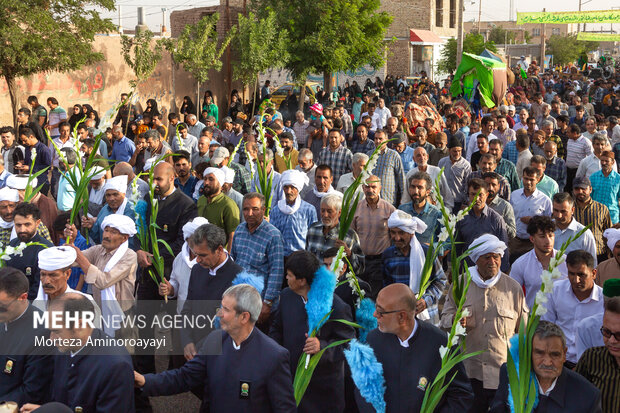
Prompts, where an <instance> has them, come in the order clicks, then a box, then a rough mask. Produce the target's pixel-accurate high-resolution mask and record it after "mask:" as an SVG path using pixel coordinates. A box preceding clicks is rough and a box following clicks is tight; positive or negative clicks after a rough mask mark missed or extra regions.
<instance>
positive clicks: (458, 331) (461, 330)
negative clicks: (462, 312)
mask: <svg viewBox="0 0 620 413" xmlns="http://www.w3.org/2000/svg"><path fill="white" fill-rule="evenodd" d="M454 335H456V336H461V337H465V336H466V335H467V332H466V331H465V327H463V326H462V325H461V323H460V322H459V323H456V327H455V328H454Z"/></svg>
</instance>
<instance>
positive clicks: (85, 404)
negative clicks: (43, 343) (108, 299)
mask: <svg viewBox="0 0 620 413" xmlns="http://www.w3.org/2000/svg"><path fill="white" fill-rule="evenodd" d="M91 338H92V339H93V340H96V339H105V338H109V336H108V335H106V334H105V333H104V332H103V331H101V330H97V329H96V330H93V333H92V334H91ZM96 344H97V345H90V344H87V345H86V346H85V347H83V348H82V350H80V351H79V352H78V353H77V354H76V355H75V356H73V357H71V355H70V354H62V355H58V356H56V357H55V360H54V382H53V384H52V401H55V402H60V403H63V404H66V405H67V406H69V407H70V408H71V409H72V410H73V409H75V408H76V407H77V406H81V407H82V409H83V411H84V412H88V413H94V412H97V413H133V412H134V411H135V407H134V389H133V385H134V375H133V364H132V362H131V357H130V356H129V353H128V352H127V350H126V349H125V347H116V346H108V345H101V344H98V343H96Z"/></svg>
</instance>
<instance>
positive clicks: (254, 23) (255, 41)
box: [233, 11, 288, 85]
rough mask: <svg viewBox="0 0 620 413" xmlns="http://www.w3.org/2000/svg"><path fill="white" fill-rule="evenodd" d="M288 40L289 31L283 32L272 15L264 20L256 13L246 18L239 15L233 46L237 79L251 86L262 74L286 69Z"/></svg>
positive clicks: (268, 14)
mask: <svg viewBox="0 0 620 413" xmlns="http://www.w3.org/2000/svg"><path fill="white" fill-rule="evenodd" d="M287 37H288V32H287V30H286V29H282V31H280V28H279V27H278V22H277V20H276V15H275V13H274V12H273V11H269V12H268V13H267V15H266V17H264V18H261V19H259V18H257V16H256V15H255V14H254V13H249V14H248V16H247V17H245V16H244V15H243V14H239V31H238V32H237V36H235V39H234V42H233V50H234V51H235V54H236V60H235V65H234V66H235V67H234V73H235V78H236V79H239V80H241V81H242V82H243V84H244V85H249V84H251V83H252V82H255V81H256V79H257V76H258V74H259V73H260V72H264V71H266V70H267V69H269V68H279V67H283V66H284V64H285V63H286V60H287V51H286V39H287Z"/></svg>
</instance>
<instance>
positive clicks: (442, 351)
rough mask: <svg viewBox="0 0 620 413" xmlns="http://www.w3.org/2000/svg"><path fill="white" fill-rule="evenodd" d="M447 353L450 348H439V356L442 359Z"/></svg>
mask: <svg viewBox="0 0 620 413" xmlns="http://www.w3.org/2000/svg"><path fill="white" fill-rule="evenodd" d="M447 352H448V347H444V346H439V356H440V357H441V358H444V357H445V356H446V353H447Z"/></svg>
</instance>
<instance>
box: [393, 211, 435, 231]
mask: <svg viewBox="0 0 620 413" xmlns="http://www.w3.org/2000/svg"><path fill="white" fill-rule="evenodd" d="M387 224H388V228H400V229H402V230H403V231H405V232H407V233H409V234H414V233H416V232H417V233H418V234H421V233H423V232H424V231H426V224H425V223H424V221H422V220H421V219H420V218H416V217H412V216H411V215H409V214H408V213H406V212H405V211H401V210H396V211H394V212H392V215H390V217H389V218H388V223H387Z"/></svg>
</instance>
